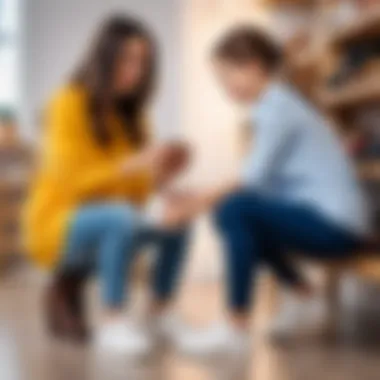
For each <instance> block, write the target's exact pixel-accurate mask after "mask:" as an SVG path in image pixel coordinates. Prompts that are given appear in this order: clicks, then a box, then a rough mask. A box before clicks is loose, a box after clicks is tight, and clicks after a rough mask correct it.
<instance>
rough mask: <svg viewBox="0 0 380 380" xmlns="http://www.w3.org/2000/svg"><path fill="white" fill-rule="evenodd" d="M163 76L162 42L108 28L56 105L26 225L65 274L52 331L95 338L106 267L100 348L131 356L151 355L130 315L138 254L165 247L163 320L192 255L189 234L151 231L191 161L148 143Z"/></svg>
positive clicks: (48, 260)
mask: <svg viewBox="0 0 380 380" xmlns="http://www.w3.org/2000/svg"><path fill="white" fill-rule="evenodd" d="M155 69H156V51H155V47H154V43H153V39H152V37H151V36H150V34H149V32H148V31H147V30H146V29H145V28H144V26H143V25H141V24H140V23H139V22H138V21H136V20H133V19H128V18H122V17H115V18H111V19H110V20H109V21H108V22H106V23H105V25H104V27H103V28H102V30H101V32H100V34H99V35H98V37H97V39H96V42H95V44H94V46H93V49H92V50H91V52H90V54H89V56H88V57H87V59H86V60H85V61H84V63H83V65H82V66H81V69H80V70H79V71H78V72H77V73H76V75H75V76H74V79H73V80H72V81H71V82H70V83H68V84H67V85H65V86H64V87H63V88H62V89H60V90H59V91H58V93H57V94H56V95H55V96H54V97H53V99H52V100H51V101H50V103H49V106H48V108H47V113H46V119H45V126H44V131H43V133H44V136H43V141H42V148H41V162H40V167H39V172H38V175H37V177H36V179H35V182H34V184H33V186H32V191H31V194H30V198H29V200H28V204H27V209H26V218H25V235H26V242H27V246H28V249H29V251H30V253H31V256H32V258H33V259H34V260H35V261H36V262H37V263H38V264H40V265H42V266H44V267H48V268H52V269H53V270H54V271H55V276H54V281H53V284H52V286H51V288H50V289H49V292H48V296H47V314H48V322H49V326H50V327H51V329H52V331H53V332H54V333H56V334H59V335H60V336H65V337H74V338H83V337H84V336H85V335H86V330H87V329H86V327H85V323H84V320H83V318H84V314H83V313H84V311H83V305H82V299H81V296H82V287H83V286H82V285H83V282H84V280H85V279H86V278H87V277H88V274H89V273H91V272H92V271H93V269H94V267H96V269H97V270H98V272H99V276H100V278H101V281H102V302H103V305H104V317H103V320H102V324H101V326H100V327H99V329H98V330H97V332H96V334H95V338H96V339H95V342H96V343H97V344H99V345H100V346H101V347H103V348H106V349H107V350H111V349H116V350H121V351H123V352H128V353H145V352H146V351H147V350H148V349H149V348H150V346H151V341H150V339H149V337H148V336H147V335H146V334H145V333H144V332H142V331H141V330H139V329H138V328H136V327H133V326H131V325H128V324H127V323H126V321H125V320H124V316H123V314H122V304H123V300H124V285H125V282H126V280H127V279H128V271H129V269H130V267H131V264H132V261H133V260H134V258H135V255H134V254H135V252H136V250H137V249H138V248H139V247H141V244H142V243H146V242H147V241H148V240H149V241H151V240H152V239H153V240H154V241H155V242H156V243H157V245H158V248H159V252H158V259H157V263H156V265H155V268H154V270H153V275H152V277H153V279H152V292H153V303H152V310H155V312H156V313H157V314H158V313H160V315H163V314H162V313H163V312H164V310H165V309H166V306H167V304H168V302H169V301H170V300H171V298H172V295H173V292H174V288H175V280H176V278H177V274H178V271H179V269H180V265H181V262H182V261H183V256H184V253H185V249H186V233H185V231H184V229H181V230H175V231H172V232H170V233H169V232H168V233H165V232H163V230H162V231H158V230H159V229H158V228H153V227H152V226H150V227H149V228H148V225H147V221H146V220H145V218H144V213H143V212H142V206H143V205H144V203H145V202H146V200H147V199H148V197H149V196H150V195H151V194H152V192H153V191H154V189H155V187H157V186H161V187H162V186H164V185H165V184H166V183H168V182H169V181H170V180H171V179H172V178H173V177H174V176H175V175H176V174H177V173H178V171H179V170H180V169H181V168H182V166H183V164H184V163H185V161H186V157H187V154H186V150H185V148H184V147H182V146H181V145H180V144H174V143H171V144H166V145H164V146H159V147H151V146H150V144H149V142H148V136H149V130H148V128H147V126H146V122H145V119H146V117H145V112H146V108H147V105H148V104H147V103H148V100H149V97H150V95H151V92H152V89H153V85H154V81H155Z"/></svg>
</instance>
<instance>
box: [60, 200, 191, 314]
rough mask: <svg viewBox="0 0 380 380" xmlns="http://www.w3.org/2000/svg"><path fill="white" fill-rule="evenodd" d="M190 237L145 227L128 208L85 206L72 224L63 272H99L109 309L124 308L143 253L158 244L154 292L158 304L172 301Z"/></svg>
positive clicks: (128, 206)
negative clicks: (133, 272)
mask: <svg viewBox="0 0 380 380" xmlns="http://www.w3.org/2000/svg"><path fill="white" fill-rule="evenodd" d="M187 237H188V234H187V231H186V230H185V229H182V230H178V231H175V232H167V233H166V232H165V233H164V232H158V231H154V230H152V229H150V228H148V227H147V226H144V224H143V223H142V222H141V218H140V216H139V214H138V211H137V210H136V209H134V208H133V207H132V206H131V205H129V204H127V203H100V204H91V205H88V206H83V207H82V208H81V209H79V210H78V211H77V213H76V215H75V217H74V219H73V220H72V223H71V226H70V229H69V233H68V237H67V246H66V249H65V252H64V255H63V258H62V262H61V265H60V267H59V270H61V271H65V270H69V271H70V270H74V271H75V270H78V271H82V272H85V273H87V274H90V273H92V272H94V271H97V272H98V273H99V276H100V278H101V282H102V287H101V288H102V299H103V301H104V303H105V304H106V305H107V306H109V307H120V306H121V305H122V303H123V301H124V295H125V290H126V289H127V284H128V278H129V274H130V270H131V267H132V264H133V262H134V260H135V258H136V255H137V253H138V252H139V251H140V250H141V248H143V246H145V245H147V244H154V245H155V246H156V247H157V249H158V252H157V257H156V262H155V264H154V268H153V273H152V289H153V292H154V296H155V298H156V299H158V300H161V301H166V300H167V299H169V298H170V297H171V296H172V293H173V291H174V290H175V285H176V281H177V279H178V274H179V271H180V269H181V264H182V262H183V259H184V255H185V253H186V248H187V240H188V239H187Z"/></svg>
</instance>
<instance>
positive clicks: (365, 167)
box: [357, 159, 380, 181]
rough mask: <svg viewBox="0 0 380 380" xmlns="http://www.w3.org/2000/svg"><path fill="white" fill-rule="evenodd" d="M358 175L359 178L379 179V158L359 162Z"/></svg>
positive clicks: (365, 179)
mask: <svg viewBox="0 0 380 380" xmlns="http://www.w3.org/2000/svg"><path fill="white" fill-rule="evenodd" d="M357 170H358V175H359V178H360V179H361V180H364V181H373V180H380V159H379V160H375V159H373V160H368V161H366V162H359V163H358V165H357Z"/></svg>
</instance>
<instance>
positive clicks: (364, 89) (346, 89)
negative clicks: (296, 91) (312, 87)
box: [317, 72, 380, 110]
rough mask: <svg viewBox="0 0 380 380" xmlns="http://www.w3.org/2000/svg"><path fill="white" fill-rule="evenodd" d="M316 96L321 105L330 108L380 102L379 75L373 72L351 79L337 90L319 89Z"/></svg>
mask: <svg viewBox="0 0 380 380" xmlns="http://www.w3.org/2000/svg"><path fill="white" fill-rule="evenodd" d="M317 97H318V100H319V101H320V103H321V105H322V106H323V107H325V108H327V109H330V110H332V109H342V108H347V107H355V106H359V105H363V104H366V103H375V102H380V75H379V73H376V72H373V73H371V75H367V76H365V77H363V76H361V77H360V78H359V79H355V80H351V81H350V82H348V84H346V85H344V86H342V87H340V88H339V89H337V90H329V89H324V90H320V91H318V95H317Z"/></svg>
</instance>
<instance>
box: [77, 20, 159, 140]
mask: <svg viewBox="0 0 380 380" xmlns="http://www.w3.org/2000/svg"><path fill="white" fill-rule="evenodd" d="M136 37H139V38H143V39H144V40H146V41H147V42H148V44H149V46H150V50H151V52H150V55H149V62H148V65H147V74H146V76H145V78H144V81H143V82H142V83H141V85H140V87H139V88H138V89H137V90H136V91H135V92H134V93H133V94H130V95H128V96H124V97H122V98H119V99H117V100H115V99H113V97H112V93H111V92H112V88H111V86H112V85H113V83H112V82H113V74H114V71H115V67H116V61H117V58H118V54H119V53H120V50H121V47H122V44H123V43H124V42H125V40H126V39H131V38H136ZM156 55H157V51H156V47H155V42H154V39H153V37H152V35H151V34H150V32H149V31H148V30H147V29H146V28H145V26H144V25H143V24H142V23H141V22H139V21H138V20H136V19H133V18H130V17H122V16H112V17H110V18H109V19H108V20H106V22H104V24H103V26H102V28H101V29H100V32H99V34H98V35H97V37H96V38H95V41H94V44H93V46H92V49H91V50H90V52H89V54H88V56H87V57H86V59H85V60H84V61H83V63H82V64H81V65H80V67H79V70H77V71H76V72H75V73H74V76H73V81H74V83H76V84H79V85H81V86H83V87H84V88H85V89H86V91H88V93H89V111H90V115H91V119H92V123H91V128H92V134H93V136H94V138H95V139H96V140H97V142H98V143H99V144H100V145H102V146H105V145H107V144H108V143H109V142H110V140H111V135H110V132H109V129H108V125H107V113H108V110H109V107H110V106H112V107H114V109H116V111H117V114H118V115H119V117H120V118H121V119H122V121H123V125H124V132H125V136H126V138H128V139H130V140H131V141H132V142H134V143H135V144H137V145H142V144H143V143H144V141H145V131H144V126H143V116H142V112H143V108H144V106H145V104H146V103H147V101H148V100H149V97H150V95H151V93H152V90H153V88H154V84H155V80H156V69H157V67H156V66H157V62H156Z"/></svg>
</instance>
